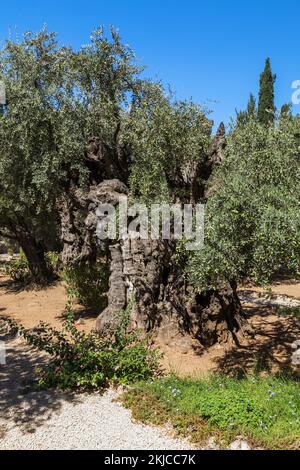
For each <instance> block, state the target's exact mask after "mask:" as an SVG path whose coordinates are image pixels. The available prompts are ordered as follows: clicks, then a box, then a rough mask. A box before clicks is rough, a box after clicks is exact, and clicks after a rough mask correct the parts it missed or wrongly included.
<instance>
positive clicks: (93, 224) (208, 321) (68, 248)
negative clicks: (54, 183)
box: [61, 126, 248, 346]
mask: <svg viewBox="0 0 300 470" xmlns="http://www.w3.org/2000/svg"><path fill="white" fill-rule="evenodd" d="M223 145H224V127H222V126H221V127H220V129H219V131H218V133H217V135H216V138H215V140H214V142H213V144H212V148H211V151H210V152H209V154H208V155H207V160H206V163H205V165H203V161H202V162H201V167H197V165H192V166H191V168H190V169H189V171H187V169H185V172H183V174H182V175H181V176H180V175H178V174H177V175H176V178H178V177H179V178H181V177H182V180H183V183H182V184H186V186H187V187H189V188H190V189H191V190H190V201H192V202H195V200H196V199H199V197H202V198H204V197H205V187H199V186H197V179H198V176H199V172H200V173H201V175H202V176H203V175H205V178H206V179H208V178H209V176H210V174H211V172H212V167H213V165H214V164H218V163H220V160H221V159H222V148H223ZM92 151H93V156H92V157H91V156H89V158H88V161H89V164H90V162H93V165H96V164H97V162H98V163H99V167H98V170H99V168H100V169H101V171H102V173H101V174H102V175H103V181H99V179H98V181H99V182H97V181H95V179H93V180H92V184H91V186H90V191H89V193H88V194H85V195H82V193H79V191H78V190H77V189H76V184H75V183H74V182H73V183H72V184H71V185H70V186H69V191H68V194H67V195H66V198H65V201H64V203H63V204H62V211H61V213H62V238H63V242H64V251H63V257H62V258H63V262H64V263H65V264H73V263H77V264H78V263H86V262H91V260H93V258H94V257H95V252H96V243H97V236H96V230H97V222H98V218H97V213H96V212H97V208H98V207H99V205H100V204H112V205H114V206H115V207H117V206H118V204H119V201H120V197H123V198H126V197H127V194H128V188H127V186H126V179H125V177H124V178H122V175H121V172H120V166H119V165H116V171H115V172H114V161H115V159H116V158H118V157H116V155H115V154H113V153H112V154H111V155H110V156H109V154H108V151H107V149H105V153H104V156H103V154H102V152H103V149H102V147H101V146H99V147H98V148H96V149H95V141H93V150H92ZM119 154H120V152H119V153H118V155H119ZM104 157H105V158H104ZM103 161H104V162H105V163H106V166H107V165H108V163H107V162H108V161H109V162H110V165H109V174H107V175H106V173H105V171H104V170H103ZM101 165H102V166H101ZM114 174H115V175H117V176H116V178H117V179H113V178H111V176H112V175H114ZM105 176H106V178H105ZM120 178H122V180H121V179H120ZM82 214H85V218H84V230H82V227H81V226H80V224H82ZM82 233H84V236H82ZM109 242H110V244H109V260H110V261H109V262H110V279H109V292H108V306H107V308H106V309H105V310H104V311H103V312H99V313H100V314H99V317H98V319H97V321H96V329H98V330H101V329H103V328H105V327H106V326H108V325H109V326H112V325H113V324H114V323H115V322H116V319H117V317H118V313H119V312H120V310H121V309H125V308H126V307H127V305H128V304H129V302H131V300H133V307H132V309H131V317H130V320H131V325H132V326H133V327H136V328H142V329H144V330H145V331H155V332H156V333H157V335H158V336H159V337H160V338H161V339H162V340H165V341H168V340H169V339H170V338H171V337H173V338H176V342H177V343H179V342H180V339H181V338H192V342H193V341H194V342H195V341H196V342H197V341H199V342H200V343H201V344H203V345H205V346H210V345H213V344H215V343H217V342H228V341H230V340H235V339H236V338H238V337H240V336H242V335H243V334H244V332H246V331H247V330H248V324H247V320H246V318H245V315H244V313H243V310H242V308H241V304H240V302H239V299H238V296H237V293H236V286H235V285H230V284H228V285H227V286H225V287H220V288H219V289H216V290H208V291H206V292H203V293H201V294H199V293H197V292H196V291H195V289H194V288H193V286H192V285H190V284H189V282H188V281H187V279H186V278H185V276H184V267H183V266H180V265H178V263H177V262H176V257H175V254H176V243H175V242H174V241H165V240H152V239H149V240H141V239H131V238H129V237H124V238H121V239H120V240H117V241H116V240H110V241H109Z"/></svg>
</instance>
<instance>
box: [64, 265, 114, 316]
mask: <svg viewBox="0 0 300 470" xmlns="http://www.w3.org/2000/svg"><path fill="white" fill-rule="evenodd" d="M60 278H61V279H62V280H63V281H64V282H65V283H66V286H67V292H68V296H69V298H70V299H71V300H75V299H76V300H77V301H78V302H79V303H81V304H82V305H83V306H84V307H86V308H89V309H92V310H96V311H101V310H104V308H105V307H106V306H107V296H106V293H107V291H108V278H109V268H108V265H107V264H106V263H104V262H98V263H97V264H95V265H92V266H90V265H87V266H84V265H83V266H75V267H68V268H64V269H63V270H62V271H61V272H60Z"/></svg>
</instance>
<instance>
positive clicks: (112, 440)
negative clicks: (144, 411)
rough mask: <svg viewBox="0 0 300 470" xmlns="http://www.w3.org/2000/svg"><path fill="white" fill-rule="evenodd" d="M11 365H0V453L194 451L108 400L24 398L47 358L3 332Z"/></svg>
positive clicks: (55, 395) (108, 396)
mask: <svg viewBox="0 0 300 470" xmlns="http://www.w3.org/2000/svg"><path fill="white" fill-rule="evenodd" d="M0 340H2V341H5V344H6V353H7V361H6V365H0V449H2V450H3V449H26V450H31V449H93V450H94V449H97V450H98V449H102V450H140V449H147V450H153V449H157V450H188V449H190V448H191V447H190V446H189V445H188V443H186V442H182V441H179V440H175V439H172V437H169V436H168V435H166V433H164V431H163V430H161V429H159V428H154V427H151V426H145V425H142V424H138V423H135V422H133V421H132V419H131V414H130V411H129V410H126V409H124V408H123V407H122V405H121V404H120V403H117V402H116V401H114V400H115V399H116V398H117V396H118V395H117V393H116V392H114V391H112V390H109V391H108V392H106V393H105V394H104V395H103V396H101V395H98V394H94V395H80V396H78V395H70V394H65V393H59V392H56V391H51V392H38V393H27V394H24V383H25V384H26V382H28V381H29V380H30V378H31V377H32V373H33V370H34V368H35V367H36V366H37V365H38V364H40V363H41V362H43V357H42V356H40V355H39V354H37V353H36V352H34V351H33V350H32V349H31V348H30V347H28V346H27V345H26V344H25V343H24V342H23V341H22V340H20V339H18V338H15V337H12V336H10V335H9V334H7V332H5V331H4V329H3V327H2V330H1V325H0Z"/></svg>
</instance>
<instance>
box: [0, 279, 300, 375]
mask: <svg viewBox="0 0 300 470" xmlns="http://www.w3.org/2000/svg"><path fill="white" fill-rule="evenodd" d="M241 289H243V290H244V289H245V286H242V287H241ZM270 289H271V290H272V293H273V294H277V295H288V296H291V297H293V298H295V299H300V282H299V281H298V282H297V281H293V280H283V281H280V282H279V281H278V282H275V283H274V284H272V285H271V286H269V287H268V288H267V289H262V288H257V287H251V286H250V287H247V291H249V292H257V293H262V292H268V293H269V292H270ZM66 302H67V294H66V290H65V287H64V286H63V284H61V283H57V284H55V285H53V286H50V287H48V288H47V289H43V290H31V289H27V290H24V289H23V290H22V289H18V288H17V287H16V286H15V285H14V284H13V283H12V282H11V281H10V280H9V279H7V277H5V276H1V275H0V315H1V316H8V317H10V318H14V319H15V320H17V321H20V323H22V324H23V325H24V326H25V327H26V328H33V327H35V326H36V325H37V324H38V323H39V322H40V321H41V320H43V321H44V322H47V323H50V324H51V325H52V326H54V327H56V328H61V324H62V317H63V313H64V311H65V305H66ZM243 307H244V310H245V311H246V313H247V316H248V319H249V322H250V324H251V325H252V327H253V329H254V331H255V336H254V337H253V338H251V337H249V338H245V339H244V340H243V341H242V342H241V343H240V344H233V345H224V346H222V345H216V346H214V347H211V348H209V349H202V348H196V349H195V350H193V348H191V346H190V344H187V345H186V347H184V346H183V343H182V341H181V338H172V339H171V340H170V341H169V342H167V343H166V342H164V343H161V342H159V343H158V345H159V347H160V349H161V350H162V351H163V353H164V357H163V359H162V366H163V367H164V369H166V370H167V371H173V372H176V373H177V374H179V375H182V376H193V377H199V376H201V375H203V374H205V373H207V372H211V371H220V372H224V373H226V374H231V373H236V372H240V373H243V372H245V371H248V370H249V369H253V368H257V369H260V370H265V371H268V370H271V371H272V372H278V371H287V370H292V366H291V355H292V343H293V342H294V341H295V340H299V339H300V318H299V317H291V316H281V315H278V314H277V313H276V311H275V308H273V307H270V306H263V305H257V304H251V303H243ZM75 310H76V315H77V318H78V319H79V321H78V324H77V325H78V328H79V329H80V330H81V331H91V330H92V329H93V327H94V325H95V320H96V317H97V314H96V313H94V314H92V313H90V312H86V311H84V310H83V309H82V308H81V307H80V306H79V305H78V306H76V309H75ZM179 344H180V347H179Z"/></svg>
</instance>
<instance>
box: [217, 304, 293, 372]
mask: <svg viewBox="0 0 300 470" xmlns="http://www.w3.org/2000/svg"><path fill="white" fill-rule="evenodd" d="M244 310H245V312H246V313H247V316H248V318H249V321H250V323H251V325H252V327H253V329H254V333H255V334H254V337H253V338H249V339H247V340H245V341H244V343H243V344H239V345H236V346H233V347H232V348H231V349H229V350H227V351H225V353H224V354H223V355H222V356H221V357H219V358H217V359H216V366H217V369H218V371H220V372H222V373H225V374H232V375H236V374H239V373H241V372H244V373H246V372H248V371H249V370H252V371H256V372H261V371H266V372H274V373H275V372H277V373H278V372H283V373H289V374H295V373H297V371H296V370H295V368H294V366H293V365H292V361H291V356H292V353H293V349H292V344H293V342H294V341H295V340H299V339H300V321H299V318H296V317H292V316H291V317H289V316H284V317H283V316H278V315H276V316H275V315H272V312H270V308H269V307H265V308H263V307H261V306H259V307H248V308H246V307H245V308H244Z"/></svg>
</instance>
